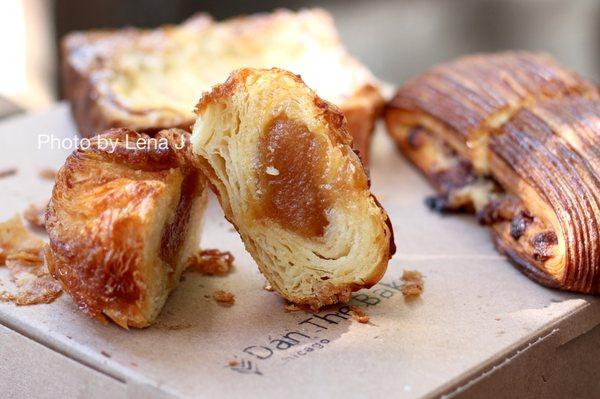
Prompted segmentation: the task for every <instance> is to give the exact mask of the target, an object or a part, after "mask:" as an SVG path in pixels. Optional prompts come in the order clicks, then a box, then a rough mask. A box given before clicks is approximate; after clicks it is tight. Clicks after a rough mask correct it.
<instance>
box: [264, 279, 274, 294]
mask: <svg viewBox="0 0 600 399" xmlns="http://www.w3.org/2000/svg"><path fill="white" fill-rule="evenodd" d="M263 290H265V291H269V292H273V291H275V290H274V289H273V286H272V285H271V284H269V282H268V281H265V285H263Z"/></svg>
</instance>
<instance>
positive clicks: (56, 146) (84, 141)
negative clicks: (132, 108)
mask: <svg viewBox="0 0 600 399" xmlns="http://www.w3.org/2000/svg"><path fill="white" fill-rule="evenodd" d="M92 145H93V146H94V148H98V149H99V150H101V151H106V152H108V153H113V152H114V151H115V150H116V148H117V147H123V148H125V149H127V150H145V151H148V150H152V151H156V150H167V149H169V147H170V145H169V141H168V140H167V139H166V138H165V137H160V138H153V137H151V138H148V137H137V138H133V137H131V138H130V137H129V136H125V139H124V140H123V139H119V140H115V139H112V138H109V137H102V136H96V137H93V138H91V139H90V138H87V137H83V138H81V137H56V136H54V135H53V134H39V135H38V140H37V148H38V150H41V149H50V150H75V149H80V150H84V151H86V150H89V149H90V148H91V147H92ZM184 146H185V141H184V137H183V136H182V137H181V141H180V142H179V143H175V145H174V146H173V148H175V149H177V150H180V149H182V148H183V147H184Z"/></svg>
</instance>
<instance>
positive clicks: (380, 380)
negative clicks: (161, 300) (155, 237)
mask: <svg viewBox="0 0 600 399" xmlns="http://www.w3.org/2000/svg"><path fill="white" fill-rule="evenodd" d="M42 135H54V138H57V139H60V138H64V137H67V136H76V132H75V130H74V126H73V125H72V123H71V121H70V118H69V115H68V110H67V108H66V106H65V105H59V106H57V107H55V108H54V109H52V110H50V111H49V112H45V113H42V114H36V115H29V116H25V117H20V118H17V119H13V120H10V121H8V122H6V123H3V124H2V125H1V126H0V152H1V156H0V169H3V168H4V167H15V166H16V167H17V168H18V174H17V175H16V176H13V177H9V178H5V179H1V180H0V198H1V204H2V207H1V209H0V219H2V220H4V219H7V218H9V217H10V216H12V215H13V214H14V213H16V212H22V211H23V210H24V209H25V208H26V207H27V205H28V204H29V203H30V202H34V201H39V200H43V199H47V198H48V197H49V195H50V190H51V188H52V183H51V182H48V181H45V180H42V179H41V178H40V177H39V176H38V171H39V170H40V169H43V168H47V167H54V168H57V167H59V166H60V165H61V164H62V162H63V161H64V158H65V157H66V155H67V154H68V153H69V152H70V150H69V149H62V150H61V149H56V148H55V149H51V148H50V144H42V145H41V148H38V139H40V138H43V136H42ZM374 147H375V148H374V152H373V154H372V167H371V178H372V182H373V191H374V192H375V193H376V194H377V195H378V197H379V199H380V200H381V202H382V204H383V205H384V207H385V208H386V209H387V210H388V212H389V214H390V216H391V219H392V221H393V225H394V229H395V234H396V244H397V246H398V252H397V254H396V256H395V257H394V258H393V259H392V261H391V262H390V265H389V268H388V272H387V273H386V275H385V276H384V278H383V280H382V281H381V282H380V283H379V284H377V285H376V286H375V287H373V288H371V289H370V290H364V291H360V292H358V293H356V294H355V295H354V299H353V304H355V305H359V306H363V307H364V308H365V311H366V312H367V313H368V314H369V316H370V318H371V322H370V323H369V324H360V323H357V322H353V321H352V320H351V318H350V317H349V316H348V314H347V312H348V308H347V307H345V306H341V307H338V308H333V309H329V310H326V311H323V312H321V313H319V314H308V313H304V312H293V313H286V312H284V310H283V305H284V303H283V301H282V300H281V299H280V298H279V297H278V296H277V295H276V294H274V293H271V292H267V291H265V290H263V289H262V287H263V285H264V278H263V277H262V276H261V275H260V273H259V272H258V270H257V268H256V266H255V264H254V262H253V261H252V259H251V258H250V257H249V255H248V254H247V253H246V252H245V251H244V249H243V245H242V243H241V241H240V239H239V237H238V236H237V234H236V233H234V232H233V230H232V228H231V226H230V225H229V223H228V222H227V221H226V220H225V219H224V218H223V217H222V214H221V211H220V209H219V207H218V205H217V204H216V201H214V198H211V202H210V206H209V211H208V215H207V218H206V219H207V220H206V222H205V227H204V232H205V234H204V237H203V242H202V246H203V247H205V248H214V247H216V248H219V249H222V250H229V251H231V252H232V253H233V254H234V255H235V257H236V262H235V270H234V272H233V273H232V274H230V275H229V276H226V277H204V276H200V275H198V274H193V273H188V274H187V275H186V278H185V281H183V282H182V283H181V285H180V287H179V288H178V289H177V290H176V291H175V292H174V293H173V295H172V296H171V298H170V299H169V301H168V303H167V305H166V307H165V309H164V310H163V312H162V314H161V316H160V318H159V320H158V322H157V324H156V325H154V326H152V327H151V328H148V329H145V330H130V331H125V330H123V329H120V328H118V327H116V326H115V325H113V324H108V325H102V324H100V323H98V322H96V321H93V320H90V319H88V318H87V317H85V316H83V315H82V314H81V313H80V312H79V311H78V310H77V309H76V307H75V306H74V304H73V302H72V301H71V299H70V297H69V296H68V295H63V296H62V297H61V298H59V299H58V300H57V301H55V302H54V303H52V304H50V305H38V306H29V307H16V306H15V305H13V304H10V303H2V304H0V323H1V324H2V325H4V328H1V329H0V361H1V363H0V393H4V394H6V393H8V397H15V398H24V397H55V396H57V395H58V393H62V395H63V396H65V397H72V396H77V394H80V396H81V395H82V393H84V394H85V395H84V396H85V397H94V396H97V397H107V396H110V397H119V396H123V397H127V396H128V397H285V398H286V399H292V398H301V397H307V396H311V397H333V396H335V397H338V396H342V395H343V396H345V397H365V396H368V397H384V396H389V397H394V398H398V397H407V398H410V397H435V396H446V397H490V396H492V397H496V396H497V397H542V396H543V397H565V396H564V395H565V394H568V395H574V396H577V397H590V398H591V397H594V396H595V397H598V396H600V382H599V381H600V378H599V377H598V375H599V373H600V372H599V371H598V370H600V368H599V367H598V359H600V357H599V356H598V351H599V350H598V345H597V343H598V336H599V333H598V327H596V328H594V327H595V326H597V325H598V324H600V300H599V298H595V297H590V296H585V295H577V294H571V293H565V292H560V291H555V290H550V289H547V288H544V287H541V286H539V285H537V284H535V283H534V282H532V281H530V280H529V279H527V278H526V277H525V276H524V275H522V274H521V273H520V272H519V271H517V270H516V269H514V268H513V267H512V266H511V265H510V264H509V263H508V262H507V261H506V259H504V258H503V257H502V256H500V255H499V254H498V253H497V252H496V251H495V250H494V248H493V246H492V244H491V241H490V239H489V237H488V233H487V232H486V230H485V229H483V228H481V227H480V226H478V225H477V224H476V223H475V221H474V220H473V218H471V217H468V216H452V217H440V216H438V215H436V214H433V213H431V212H429V211H428V210H427V209H426V208H425V206H424V205H423V198H424V196H425V195H427V194H430V193H431V191H430V188H428V186H427V185H426V183H425V182H424V180H423V179H422V178H421V177H420V176H419V175H418V174H417V173H416V172H415V171H414V170H413V169H412V168H411V167H410V166H409V165H408V164H407V163H406V162H405V161H404V160H402V159H401V157H400V156H399V155H398V154H397V152H396V151H395V149H394V147H393V145H392V144H391V143H390V141H389V140H388V139H387V137H386V136H385V134H383V132H379V133H378V135H377V137H376V142H375V146H374ZM71 150H72V149H71ZM403 269H412V270H418V271H420V272H421V273H423V275H424V276H425V291H424V292H423V295H422V296H421V297H420V298H418V299H416V300H412V301H407V300H405V299H404V298H403V296H402V294H401V293H400V292H399V290H398V284H399V282H400V278H401V275H402V271H403ZM0 277H1V278H2V279H3V281H4V285H5V286H7V287H10V283H9V282H8V281H7V280H8V279H7V275H6V270H4V269H0ZM217 289H225V290H229V291H232V292H233V293H235V295H236V303H235V305H234V306H232V307H230V308H224V307H221V306H219V305H218V304H217V303H215V302H214V300H212V298H211V294H212V292H213V291H214V290H217ZM586 333H587V334H586ZM230 360H236V361H238V362H239V365H237V366H234V367H232V366H230V365H229V362H230ZM30 377H31V378H30ZM0 396H2V397H6V395H0Z"/></svg>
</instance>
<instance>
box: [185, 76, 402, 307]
mask: <svg viewBox="0 0 600 399" xmlns="http://www.w3.org/2000/svg"><path fill="white" fill-rule="evenodd" d="M196 113H197V115H198V118H197V120H196V123H195V125H194V128H193V134H192V145H193V147H192V148H193V152H194V153H196V154H198V155H199V157H200V159H201V162H200V165H201V168H202V170H203V171H204V173H205V175H206V176H207V178H208V179H209V180H210V183H211V186H212V188H213V190H214V191H215V193H216V195H217V196H218V198H219V201H220V203H221V206H222V207H223V210H224V213H225V216H226V217H227V219H228V220H229V221H231V222H232V223H233V224H234V225H235V227H236V229H237V231H238V232H239V233H240V235H241V237H242V240H243V241H244V244H245V245H246V249H247V250H248V252H250V254H251V255H252V257H253V258H254V260H255V261H256V263H257V264H258V266H259V268H260V271H261V272H262V273H263V274H264V275H265V276H266V277H267V279H268V280H269V283H270V285H271V286H272V287H273V288H274V289H275V290H276V291H277V292H279V293H280V294H281V295H282V296H283V297H284V298H286V299H287V300H289V301H291V302H294V303H296V304H303V305H308V306H311V307H313V308H319V307H321V306H324V305H330V304H334V303H337V302H346V301H348V300H349V299H350V294H351V292H352V291H355V290H358V289H360V288H363V287H370V286H372V285H373V284H375V283H376V282H377V281H379V279H380V278H381V276H382V275H383V273H384V272H385V269H386V266H387V263H388V260H389V258H390V256H391V255H392V254H393V252H394V244H393V237H392V229H391V224H390V222H389V219H388V216H387V214H386V213H385V211H384V210H383V209H382V208H381V206H380V205H379V204H378V202H377V201H376V199H375V198H374V197H373V196H372V195H371V193H370V191H369V180H368V178H367V175H366V174H365V171H364V169H363V166H362V165H361V163H360V161H359V159H358V157H357V156H356V154H355V153H354V152H353V151H352V149H351V137H350V135H349V134H348V133H347V130H346V124H345V119H344V117H343V115H342V114H341V113H340V112H339V110H338V109H337V108H336V107H335V106H333V105H332V104H329V103H327V102H325V101H323V100H321V99H320V98H319V97H318V96H317V95H316V94H315V93H314V92H313V91H312V90H311V89H309V88H308V87H307V86H306V85H305V84H304V82H303V81H302V80H301V79H300V77H298V76H296V75H293V74H292V73H290V72H287V71H284V70H281V69H269V70H260V69H241V70H238V71H235V72H233V73H232V74H231V75H230V77H229V79H228V80H227V81H226V82H225V83H224V84H221V85H217V86H215V87H214V88H213V89H212V91H211V92H209V93H206V94H205V95H204V96H203V97H202V99H201V100H200V102H199V103H198V105H197V106H196Z"/></svg>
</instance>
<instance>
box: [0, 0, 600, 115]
mask: <svg viewBox="0 0 600 399" xmlns="http://www.w3.org/2000/svg"><path fill="white" fill-rule="evenodd" d="M310 6H320V7H323V8H326V9H327V10H329V11H330V12H331V13H332V14H333V16H334V18H335V20H336V23H337V26H338V29H339V32H340V34H341V36H342V39H343V41H344V43H345V45H346V47H347V48H348V49H349V50H350V52H351V53H352V54H354V55H355V56H356V57H358V58H360V59H361V60H362V61H363V62H364V63H366V64H367V65H368V66H369V67H370V68H371V70H372V71H373V72H374V73H375V75H376V76H378V77H379V78H380V79H382V80H385V81H388V82H391V83H394V84H400V83H402V82H403V81H404V80H406V79H407V78H410V77H411V76H414V75H416V74H418V73H420V72H422V71H424V70H425V69H426V68H428V67H430V66H432V65H434V64H436V63H438V62H441V61H444V60H448V59H451V58H453V57H456V56H459V55H462V54H467V53H472V52H480V51H497V50H503V49H528V50H542V51H547V52H549V53H551V54H553V55H554V56H555V57H557V58H558V59H559V60H560V61H561V62H562V63H563V64H565V65H567V66H569V67H571V68H572V69H575V70H576V71H578V72H580V73H581V74H583V75H584V76H587V77H588V78H591V79H593V80H595V81H596V82H598V81H600V45H599V44H600V40H599V39H600V0H395V1H392V0H320V1H319V0H317V1H299V0H293V1H279V2H276V1H271V0H254V1H231V0H216V1H212V0H211V1H192V0H164V1H159V0H145V1H141V0H129V1H123V0H85V1H80V0H0V50H1V51H0V54H1V56H2V63H1V64H0V117H2V116H3V115H7V114H11V113H15V112H19V111H22V110H39V109H44V108H46V107H48V106H49V105H50V104H52V103H53V102H55V101H57V100H60V98H61V90H60V76H59V73H58V71H59V65H60V59H59V58H60V56H59V52H58V47H59V46H58V43H59V42H60V39H61V37H63V36H64V35H65V34H66V33H68V32H70V31H72V30H83V29H94V28H111V27H122V26H127V25H133V26H143V27H155V26H158V25H161V24H165V23H178V22H180V21H182V20H184V19H186V18H187V17H188V16H190V15H191V14H193V13H194V12H198V11H204V12H208V13H210V14H212V15H213V16H214V17H215V18H216V19H223V18H227V17H230V16H234V15H239V14H248V13H253V12H258V11H270V10H272V9H274V8H281V7H286V8H291V9H298V8H302V7H310Z"/></svg>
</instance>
